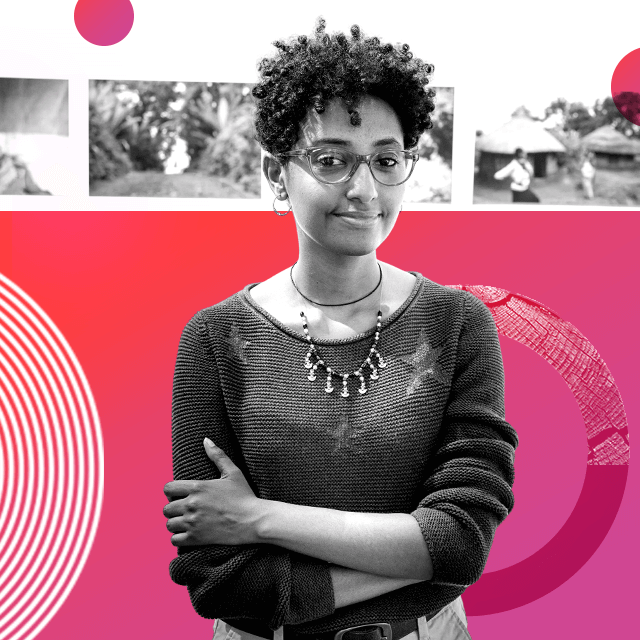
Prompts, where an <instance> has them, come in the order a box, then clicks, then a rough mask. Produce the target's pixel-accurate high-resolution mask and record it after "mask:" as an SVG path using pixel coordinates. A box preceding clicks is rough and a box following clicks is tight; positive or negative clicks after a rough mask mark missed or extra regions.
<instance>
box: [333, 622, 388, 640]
mask: <svg viewBox="0 0 640 640" xmlns="http://www.w3.org/2000/svg"><path fill="white" fill-rule="evenodd" d="M366 627H379V628H380V630H381V631H382V640H393V632H392V631H391V625H390V624H389V623H388V622H371V623H370V624H360V625H358V626H357V627H349V628H348V629H340V631H338V633H336V635H335V636H334V637H333V640H342V636H344V635H345V633H349V632H350V631H355V630H356V629H365V628H366Z"/></svg>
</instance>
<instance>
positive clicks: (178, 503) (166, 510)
mask: <svg viewBox="0 0 640 640" xmlns="http://www.w3.org/2000/svg"><path fill="white" fill-rule="evenodd" d="M187 511H188V507H187V503H186V500H174V501H173V502H170V503H169V504H165V505H164V507H163V508H162V515H163V516H164V517H165V518H177V517H178V516H181V515H183V514H184V513H186V512H187Z"/></svg>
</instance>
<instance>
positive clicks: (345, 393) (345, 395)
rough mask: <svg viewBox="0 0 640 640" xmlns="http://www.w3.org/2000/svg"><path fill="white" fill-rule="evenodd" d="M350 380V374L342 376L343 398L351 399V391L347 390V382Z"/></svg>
mask: <svg viewBox="0 0 640 640" xmlns="http://www.w3.org/2000/svg"><path fill="white" fill-rule="evenodd" d="M348 380H349V374H345V375H343V376H342V393H341V394H340V395H341V396H342V397H343V398H348V397H349V389H348V388H347V382H348Z"/></svg>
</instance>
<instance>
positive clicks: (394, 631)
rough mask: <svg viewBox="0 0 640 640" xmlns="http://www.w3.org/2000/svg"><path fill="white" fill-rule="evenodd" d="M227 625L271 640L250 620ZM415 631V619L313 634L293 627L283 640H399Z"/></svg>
mask: <svg viewBox="0 0 640 640" xmlns="http://www.w3.org/2000/svg"><path fill="white" fill-rule="evenodd" d="M229 624H231V625H232V626H234V627H235V628H236V629H238V630H239V631H244V632H245V633H251V634H253V635H254V636H260V637H261V638H266V639H267V640H273V631H272V630H271V629H270V628H269V627H267V626H266V625H264V624H261V623H256V622H254V621H251V620H242V621H241V623H240V625H237V624H236V623H235V622H230V621H229ZM417 630H418V621H417V620H415V619H413V620H405V621H404V622H391V623H387V622H374V623H371V624H362V625H359V626H357V627H349V628H348V629H340V630H338V631H325V632H323V633H314V634H309V633H300V632H299V631H297V630H296V629H295V627H285V628H284V640H400V639H401V638H404V637H405V636H406V635H409V634H410V633H411V632H412V631H417Z"/></svg>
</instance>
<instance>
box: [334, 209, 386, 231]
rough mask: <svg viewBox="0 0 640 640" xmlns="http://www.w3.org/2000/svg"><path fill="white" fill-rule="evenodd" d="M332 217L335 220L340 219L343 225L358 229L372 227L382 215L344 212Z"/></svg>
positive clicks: (375, 212)
mask: <svg viewBox="0 0 640 640" xmlns="http://www.w3.org/2000/svg"><path fill="white" fill-rule="evenodd" d="M333 215H334V216H336V218H340V220H342V222H344V224H346V225H348V226H351V227H357V228H359V229H362V228H366V227H372V226H374V225H375V224H376V223H377V222H378V219H379V218H381V217H382V214H381V213H378V212H377V211H368V212H364V211H345V212H341V213H334V214H333Z"/></svg>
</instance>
